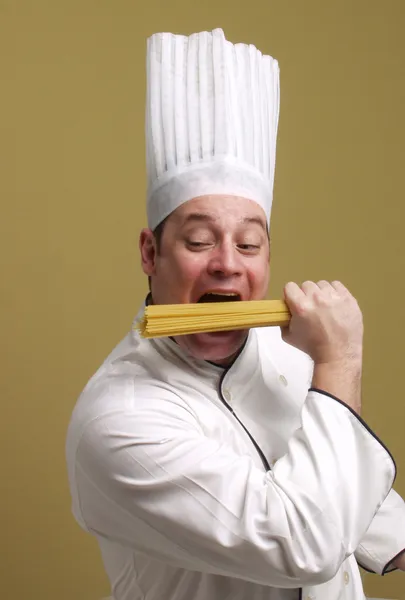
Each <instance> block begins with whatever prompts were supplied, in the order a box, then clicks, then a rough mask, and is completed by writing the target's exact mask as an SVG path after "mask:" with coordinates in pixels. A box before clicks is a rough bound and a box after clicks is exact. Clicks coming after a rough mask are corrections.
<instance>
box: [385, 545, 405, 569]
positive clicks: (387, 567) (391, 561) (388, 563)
mask: <svg viewBox="0 0 405 600" xmlns="http://www.w3.org/2000/svg"><path fill="white" fill-rule="evenodd" d="M404 552H405V548H404V549H403V550H401V552H398V554H396V555H395V556H394V558H392V559H391V560H390V561H389V562H387V564H386V565H385V567H384V569H383V572H382V574H383V575H387V574H388V573H392V572H393V571H396V570H397V569H398V567H396V566H395V565H393V568H392V569H390V570H389V571H388V569H389V568H390V564H392V563H393V562H394V560H397V558H399V557H400V556H401V555H402V554H404Z"/></svg>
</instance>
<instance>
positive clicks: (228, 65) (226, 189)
mask: <svg viewBox="0 0 405 600" xmlns="http://www.w3.org/2000/svg"><path fill="white" fill-rule="evenodd" d="M279 104H280V101H279V68H278V63H277V61H276V60H274V59H273V58H271V57H270V56H263V55H262V54H261V52H259V50H257V49H256V48H255V47H254V46H252V45H246V44H236V45H233V44H231V43H230V42H229V41H227V40H226V39H225V36H224V33H223V31H222V30H221V29H215V30H214V31H212V32H211V33H209V32H205V31H204V32H202V33H195V34H193V35H191V36H189V37H187V36H182V35H173V34H171V33H157V34H155V35H152V36H151V37H150V38H149V39H148V46H147V100H146V151H147V161H146V162H147V171H148V195H147V215H148V225H149V227H150V228H151V229H152V230H153V229H155V227H156V226H157V225H158V224H159V223H160V222H161V221H163V219H165V218H166V217H167V216H168V215H169V214H170V213H171V212H173V211H174V210H175V209H176V208H177V207H178V206H180V205H181V204H183V203H184V202H187V201H188V200H191V199H192V198H196V197H199V196H203V195H208V194H210V195H214V194H226V195H232V196H242V197H245V198H249V199H251V200H254V201H256V202H257V203H258V204H259V205H260V206H261V207H262V208H263V210H264V212H265V213H266V216H267V220H268V222H269V221H270V213H271V205H272V198H273V184H274V168H275V155H276V137H277V126H278V116H279Z"/></svg>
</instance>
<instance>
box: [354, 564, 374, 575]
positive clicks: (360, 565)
mask: <svg viewBox="0 0 405 600" xmlns="http://www.w3.org/2000/svg"><path fill="white" fill-rule="evenodd" d="M357 564H358V565H359V567H361V568H362V569H364V570H365V571H367V573H372V574H373V575H377V573H376V572H375V571H371V569H367V567H365V566H364V565H362V564H361V563H360V562H359V561H357Z"/></svg>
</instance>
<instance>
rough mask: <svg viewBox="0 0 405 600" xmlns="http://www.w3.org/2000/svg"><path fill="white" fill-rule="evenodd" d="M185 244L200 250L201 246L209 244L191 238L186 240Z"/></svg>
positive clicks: (205, 246)
mask: <svg viewBox="0 0 405 600" xmlns="http://www.w3.org/2000/svg"><path fill="white" fill-rule="evenodd" d="M187 245H188V246H190V247H191V248H194V249H195V250H202V249H203V248H207V246H210V245H211V244H210V243H209V242H196V241H193V240H187Z"/></svg>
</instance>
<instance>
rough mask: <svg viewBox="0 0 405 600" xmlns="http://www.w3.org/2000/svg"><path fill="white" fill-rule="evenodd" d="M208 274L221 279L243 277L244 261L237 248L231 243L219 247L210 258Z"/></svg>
mask: <svg viewBox="0 0 405 600" xmlns="http://www.w3.org/2000/svg"><path fill="white" fill-rule="evenodd" d="M208 272H209V274H210V275H213V276H216V277H220V278H226V277H234V276H237V275H241V274H242V261H241V256H240V254H239V252H238V250H237V248H235V246H234V245H233V244H232V243H230V242H228V243H223V244H220V245H218V246H217V248H215V250H214V252H213V254H211V256H210V260H209V263H208Z"/></svg>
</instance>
